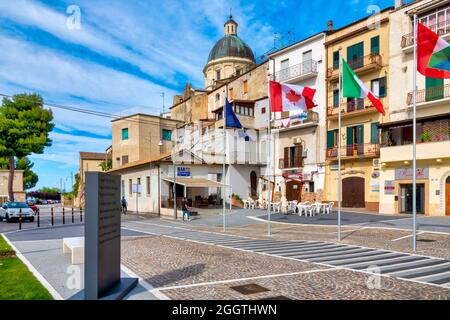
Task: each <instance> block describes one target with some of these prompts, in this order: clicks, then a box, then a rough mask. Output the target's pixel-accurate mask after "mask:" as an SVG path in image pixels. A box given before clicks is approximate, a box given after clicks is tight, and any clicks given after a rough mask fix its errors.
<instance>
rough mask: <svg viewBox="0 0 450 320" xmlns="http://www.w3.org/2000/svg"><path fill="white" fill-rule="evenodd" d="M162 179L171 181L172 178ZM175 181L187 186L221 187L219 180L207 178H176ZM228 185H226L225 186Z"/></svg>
mask: <svg viewBox="0 0 450 320" xmlns="http://www.w3.org/2000/svg"><path fill="white" fill-rule="evenodd" d="M163 180H165V181H168V182H170V183H173V178H163ZM176 183H177V184H179V185H182V186H186V187H188V188H221V187H223V185H222V184H221V183H220V182H217V181H212V180H208V179H199V178H198V179H197V178H192V179H191V178H177V179H176ZM226 187H228V186H226Z"/></svg>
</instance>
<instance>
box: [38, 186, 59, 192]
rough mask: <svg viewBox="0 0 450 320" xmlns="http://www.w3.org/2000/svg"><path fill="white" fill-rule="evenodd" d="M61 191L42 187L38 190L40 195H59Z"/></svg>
mask: <svg viewBox="0 0 450 320" xmlns="http://www.w3.org/2000/svg"><path fill="white" fill-rule="evenodd" d="M60 191H61V190H59V188H56V187H55V188H51V187H42V188H40V189H39V192H40V193H60Z"/></svg>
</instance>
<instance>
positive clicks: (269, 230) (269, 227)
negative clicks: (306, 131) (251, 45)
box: [267, 59, 275, 237]
mask: <svg viewBox="0 0 450 320" xmlns="http://www.w3.org/2000/svg"><path fill="white" fill-rule="evenodd" d="M271 60H272V65H273V67H272V73H273V74H272V79H273V81H275V60H273V59H271ZM268 120H269V123H268V125H267V150H268V151H267V152H268V154H267V180H268V182H267V234H268V236H269V237H270V236H272V225H271V211H270V209H271V208H270V204H271V202H272V201H271V197H272V192H271V191H272V190H271V187H272V186H271V182H272V179H271V176H270V173H271V170H270V167H271V163H272V100H271V98H270V83H269V119H268ZM273 184H274V186H275V175H274V181H273ZM274 190H275V189H274Z"/></svg>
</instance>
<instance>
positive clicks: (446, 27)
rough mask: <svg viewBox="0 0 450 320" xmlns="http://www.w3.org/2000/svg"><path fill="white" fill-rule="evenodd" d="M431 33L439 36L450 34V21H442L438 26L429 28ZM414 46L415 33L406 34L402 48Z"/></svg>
mask: <svg viewBox="0 0 450 320" xmlns="http://www.w3.org/2000/svg"><path fill="white" fill-rule="evenodd" d="M427 27H428V28H429V29H430V30H431V31H433V32H435V33H437V34H438V35H439V36H441V37H442V36H444V35H447V34H449V33H450V19H449V20H446V21H441V22H439V23H437V24H434V25H431V26H427ZM413 44H414V32H411V33H408V34H405V35H404V36H403V37H402V43H401V46H402V48H403V49H404V48H407V47H410V46H412V45H413Z"/></svg>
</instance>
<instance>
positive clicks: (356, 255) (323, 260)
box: [310, 249, 384, 265]
mask: <svg viewBox="0 0 450 320" xmlns="http://www.w3.org/2000/svg"><path fill="white" fill-rule="evenodd" d="M383 252H384V251H378V250H368V249H365V252H364V251H363V252H357V253H353V254H345V255H342V254H341V255H334V256H329V257H326V258H317V259H310V261H312V262H321V263H326V264H331V263H329V262H328V261H330V260H332V261H339V260H341V261H352V260H354V259H355V258H362V257H371V256H378V255H381V254H382V253H383ZM331 265H334V264H331Z"/></svg>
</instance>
